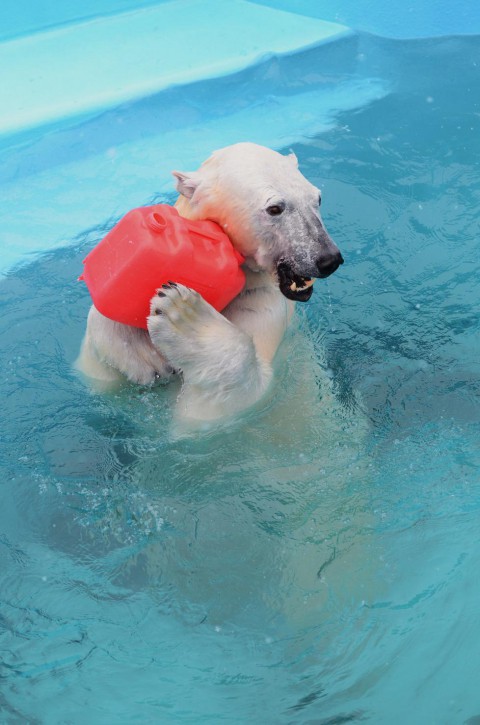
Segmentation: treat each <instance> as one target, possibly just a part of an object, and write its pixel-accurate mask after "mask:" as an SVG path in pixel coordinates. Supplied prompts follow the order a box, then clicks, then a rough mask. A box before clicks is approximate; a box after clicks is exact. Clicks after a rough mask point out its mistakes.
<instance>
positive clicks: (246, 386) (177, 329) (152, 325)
mask: <svg viewBox="0 0 480 725" xmlns="http://www.w3.org/2000/svg"><path fill="white" fill-rule="evenodd" d="M148 330H149V333H150V338H151V340H152V343H153V344H154V345H155V347H156V348H157V350H159V351H160V352H161V353H162V355H164V356H165V357H166V358H167V360H168V361H169V362H170V364H171V365H172V366H173V367H174V368H175V369H176V370H179V371H181V373H182V375H183V388H182V393H181V396H180V399H179V403H180V410H179V413H180V415H181V416H182V417H184V418H188V419H193V420H214V419H217V418H222V417H224V416H227V415H232V414H233V413H236V412H238V411H240V410H242V409H244V408H247V407H249V406H250V405H252V404H253V403H255V402H256V401H257V400H258V399H259V398H260V397H261V396H262V394H263V393H264V392H265V390H266V388H267V387H268V384H269V382H270V379H271V368H270V365H268V364H267V363H266V362H264V361H263V360H260V359H259V358H258V356H257V352H256V349H255V345H254V343H253V340H252V338H251V337H250V336H249V335H248V334H247V333H245V332H243V331H242V330H240V329H239V328H237V327H235V325H233V324H232V323H231V322H229V321H228V320H227V319H225V317H223V315H221V314H220V313H219V312H217V311H216V310H215V309H214V308H213V307H212V306H211V305H209V304H208V302H205V300H204V299H203V298H202V297H201V296H200V295H199V294H198V292H195V291H193V290H191V289H189V288H188V287H184V286H183V285H180V284H175V283H170V284H167V285H164V286H163V287H162V288H161V289H159V290H158V292H157V295H156V296H155V297H154V298H153V299H152V301H151V305H150V316H149V318H148Z"/></svg>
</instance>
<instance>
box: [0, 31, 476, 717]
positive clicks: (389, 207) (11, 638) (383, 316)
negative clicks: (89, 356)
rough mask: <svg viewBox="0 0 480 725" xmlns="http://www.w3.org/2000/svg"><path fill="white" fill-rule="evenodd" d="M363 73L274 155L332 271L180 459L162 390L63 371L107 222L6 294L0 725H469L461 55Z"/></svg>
mask: <svg viewBox="0 0 480 725" xmlns="http://www.w3.org/2000/svg"><path fill="white" fill-rule="evenodd" d="M365 63H366V64H368V65H369V66H370V67H371V69H373V70H377V71H378V75H381V68H382V66H383V64H388V67H389V69H390V82H391V92H390V93H389V94H388V95H386V96H385V97H383V98H379V99H378V100H376V101H374V102H372V103H370V104H368V105H365V106H364V107H362V108H358V109H356V110H355V111H345V112H343V113H339V114H338V115H337V117H336V121H335V124H334V125H333V127H332V128H330V130H326V131H325V132H324V133H321V134H319V135H314V136H311V137H308V138H307V137H305V138H304V139H303V140H302V141H301V142H297V143H296V144H295V145H294V147H293V150H294V151H295V153H296V154H297V156H298V158H299V161H300V167H301V169H302V171H303V172H304V174H305V175H306V176H307V177H308V178H309V179H310V180H311V181H312V182H313V183H316V184H318V185H320V186H321V187H322V189H323V193H324V208H323V214H324V219H325V222H326V224H327V227H328V228H329V231H330V233H331V235H332V237H333V238H334V239H335V240H336V242H337V243H338V245H339V246H340V248H341V249H342V252H343V254H344V256H345V258H346V264H345V265H344V266H343V267H342V268H341V270H339V272H338V273H336V274H335V275H334V276H333V277H331V278H330V279H329V280H327V281H319V282H317V284H316V287H315V294H314V296H313V298H312V300H311V302H310V303H308V304H307V305H305V306H301V307H300V308H299V310H298V316H297V325H296V326H295V329H292V330H291V331H290V333H289V335H288V337H287V340H286V341H285V343H284V345H283V346H282V348H281V350H280V352H279V356H278V360H277V363H276V365H277V371H276V372H277V375H276V381H275V384H274V386H273V389H272V391H271V392H270V394H269V395H268V396H267V399H266V400H265V401H263V402H262V403H261V404H260V405H259V406H258V407H257V409H256V410H254V411H250V412H248V413H246V414H245V415H243V416H242V417H241V418H240V419H239V420H237V421H235V422H233V423H231V424H229V425H228V426H225V427H224V428H221V429H220V430H214V431H212V432H210V433H208V434H198V435H196V436H193V437H190V438H186V439H180V440H175V439H173V438H172V436H171V435H170V425H169V421H170V417H171V413H172V407H173V404H174V399H175V395H176V393H177V392H178V389H176V388H175V387H172V388H170V389H165V388H163V387H161V386H160V387H159V388H155V389H148V388H135V387H129V386H127V387H125V388H124V389H122V390H120V391H118V392H116V393H112V394H110V395H104V396H102V395H98V394H95V393H92V392H90V391H89V389H88V388H87V387H86V386H85V384H84V381H82V380H81V379H80V378H79V377H78V376H77V375H76V374H75V372H74V371H73V369H72V364H73V361H74V360H75V357H76V355H77V352H78V348H79V345H80V341H81V338H82V333H83V329H84V325H85V319H86V315H87V311H88V307H89V298H88V294H87V292H86V289H85V287H84V286H82V285H80V284H79V283H76V281H75V280H76V277H77V276H78V274H79V272H80V270H81V260H82V258H83V257H84V256H85V253H86V251H87V250H88V249H90V248H91V247H92V246H93V245H94V244H95V243H96V242H97V241H98V240H99V239H100V238H101V237H102V236H103V234H104V233H105V231H106V230H107V229H108V228H109V227H110V226H111V224H112V220H111V219H109V218H108V219H106V221H105V223H104V224H103V225H102V226H97V227H95V228H89V229H87V230H86V231H85V232H84V233H83V234H81V235H80V236H78V237H76V238H75V239H73V240H71V242H70V243H69V244H68V245H67V246H65V247H64V248H62V249H57V250H55V251H53V252H49V253H46V254H44V255H42V256H40V257H39V258H37V259H35V260H34V261H32V262H31V263H30V264H28V265H24V266H22V267H20V268H17V269H16V270H14V271H12V272H11V273H10V274H9V275H7V276H6V277H5V278H4V279H3V280H2V281H1V283H0V299H1V303H2V320H1V330H0V334H1V346H0V355H1V369H2V371H3V375H2V379H1V386H2V406H3V415H2V418H1V428H2V430H1V445H2V454H1V461H0V463H1V469H2V477H1V480H2V485H1V486H0V498H1V502H0V521H1V526H0V531H1V533H0V562H1V567H0V580H1V585H0V599H1V605H0V626H1V634H2V636H1V640H0V642H1V645H0V646H1V664H0V673H1V681H2V687H1V690H0V710H1V712H2V721H4V722H27V721H28V722H48V723H57V722H58V723H60V722H62V723H64V722H68V723H83V722H105V723H107V722H108V723H111V722H130V721H132V722H175V723H176V722H179V723H180V722H185V723H200V722H205V723H211V722H220V721H224V722H232V723H233V722H238V723H244V722H252V723H316V724H317V723H324V724H326V723H328V724H329V725H330V724H333V723H345V722H360V721H365V722H374V723H387V722H388V723H399V724H400V723H406V722H408V723H413V724H416V723H419V724H420V723H445V724H447V723H448V724H451V723H470V724H473V723H475V722H478V720H479V718H480V695H479V694H478V679H479V676H478V673H479V672H480V644H479V642H480V624H479V619H478V602H479V600H480V580H479V577H478V570H479V566H480V534H479V531H480V530H479V526H478V516H479V509H480V481H479V475H478V470H479V464H480V450H479V439H480V436H479V433H480V404H479V392H480V390H479V388H480V384H479V372H480V365H479V355H478V351H479V332H480V330H479V328H480V324H479V315H478V306H479V303H480V291H479V282H478V280H479V278H480V255H479V253H478V234H479V232H478V229H479V208H480V173H479V158H480V97H479V94H478V70H479V67H480V42H479V40H478V38H463V39H454V38H451V39H442V40H439V41H435V42H434V41H415V42H411V43H409V42H401V43H396V42H393V41H392V42H387V41H385V42H380V41H379V42H378V43H377V44H376V51H375V54H372V56H370V57H366V58H365ZM439 69H441V73H439V72H438V71H439ZM140 142H141V141H140V140H139V144H140ZM285 151H288V149H285ZM49 173H50V174H51V176H52V183H54V181H55V173H56V170H55V167H53V168H52V170H51V171H50V172H49ZM152 193H153V192H152ZM164 198H165V199H166V200H167V201H171V197H169V196H166V197H164ZM144 201H145V203H148V202H149V201H150V199H148V198H146V199H145V200H144ZM51 211H52V214H54V213H55V210H51ZM330 383H331V385H332V389H333V394H334V399H333V400H332V399H331V396H330V392H329V384H330Z"/></svg>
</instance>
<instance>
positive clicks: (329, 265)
mask: <svg viewBox="0 0 480 725" xmlns="http://www.w3.org/2000/svg"><path fill="white" fill-rule="evenodd" d="M341 264H343V257H342V255H341V254H340V252H333V253H332V254H328V255H325V256H323V257H322V258H321V259H319V260H318V262H317V269H318V275H317V277H320V279H323V278H324V277H329V276H330V275H331V274H333V273H334V272H335V270H336V269H338V268H339V267H340V265H341Z"/></svg>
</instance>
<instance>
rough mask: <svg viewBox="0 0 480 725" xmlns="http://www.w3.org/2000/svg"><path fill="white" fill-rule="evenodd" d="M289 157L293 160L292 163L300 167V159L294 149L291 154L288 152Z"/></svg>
mask: <svg viewBox="0 0 480 725" xmlns="http://www.w3.org/2000/svg"><path fill="white" fill-rule="evenodd" d="M287 159H290V161H291V162H292V164H293V165H294V166H295V168H297V169H298V159H297V157H296V156H295V154H294V153H293V151H292V153H291V154H288V156H287Z"/></svg>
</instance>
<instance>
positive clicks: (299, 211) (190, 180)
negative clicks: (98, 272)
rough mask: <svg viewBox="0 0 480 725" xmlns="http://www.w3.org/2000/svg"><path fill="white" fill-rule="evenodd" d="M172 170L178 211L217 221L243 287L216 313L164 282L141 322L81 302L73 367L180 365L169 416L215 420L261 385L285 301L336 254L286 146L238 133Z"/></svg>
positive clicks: (286, 317)
mask: <svg viewBox="0 0 480 725" xmlns="http://www.w3.org/2000/svg"><path fill="white" fill-rule="evenodd" d="M173 176H174V177H175V179H176V188H177V191H178V192H179V193H180V196H179V199H178V201H177V203H176V207H177V210H178V212H179V213H180V215H182V216H184V217H186V218H188V219H192V220H199V219H210V220H212V221H215V222H217V223H218V224H220V225H221V227H223V229H224V231H225V232H226V233H227V234H228V236H229V238H230V240H231V242H232V244H233V246H234V247H235V248H236V249H237V250H238V251H239V252H240V253H241V254H242V255H243V256H244V257H245V263H244V269H245V272H246V284H245V287H244V289H243V290H242V292H241V293H240V294H239V295H238V296H237V297H236V298H235V299H234V300H233V301H232V302H231V303H230V304H229V305H228V306H227V307H226V308H225V309H224V310H223V312H222V313H219V312H217V311H216V310H215V309H214V308H213V307H211V306H210V305H209V304H208V303H207V302H205V300H204V299H203V298H202V297H201V296H200V295H199V294H198V293H197V292H195V291H193V290H191V289H189V288H187V287H185V286H182V285H180V284H175V283H170V284H167V285H164V286H163V287H162V288H161V289H159V290H158V292H157V294H156V295H155V296H154V297H153V299H152V301H151V308H150V316H149V318H148V331H147V330H143V329H140V328H133V327H129V326H127V325H123V324H121V323H118V322H114V321H112V320H110V319H108V318H106V317H104V316H103V315H101V314H100V313H99V312H98V310H96V309H95V307H92V308H91V310H90V313H89V316H88V323H87V330H86V334H85V339H84V342H83V345H82V351H81V354H80V357H79V360H78V367H79V368H80V370H81V371H82V372H83V373H85V374H86V375H87V376H90V377H93V378H97V379H100V380H103V381H112V380H115V379H118V378H119V377H121V376H124V377H126V378H127V379H128V380H130V381H131V382H134V383H139V384H143V385H145V384H152V383H154V382H155V381H156V380H164V381H167V380H169V379H170V378H171V377H172V376H175V375H178V374H180V375H181V377H182V389H181V393H180V396H179V400H178V415H179V416H180V418H181V419H184V420H185V421H191V422H195V421H198V422H203V421H214V420H218V419H223V418H224V417H225V416H231V415H232V414H235V413H237V412H240V411H241V410H243V409H245V408H247V407H250V406H252V405H253V404H254V403H255V402H257V401H258V400H259V399H260V398H261V397H262V396H263V395H264V393H265V392H266V390H267V388H268V386H269V384H270V381H271V378H272V361H273V358H274V356H275V353H276V350H277V348H278V346H279V343H280V341H281V340H282V337H283V335H284V333H285V331H286V329H287V326H288V324H289V322H290V320H291V317H292V313H293V309H294V305H295V302H297V301H300V302H305V301H307V300H308V299H310V296H311V294H312V291H313V278H323V277H328V276H329V275H330V274H332V273H333V272H335V270H336V269H337V268H338V267H339V266H340V265H341V264H342V263H343V258H342V255H341V253H340V251H339V249H338V248H337V246H336V245H335V244H334V242H333V241H332V239H331V238H330V236H329V234H328V232H327V231H326V229H325V226H324V224H323V222H322V219H321V216H320V212H319V206H320V202H321V195H320V191H319V189H318V188H316V187H315V186H314V185H313V184H311V183H310V182H309V181H308V180H307V179H306V178H305V177H304V176H303V175H302V174H301V172H300V171H299V169H298V162H297V159H296V157H295V155H294V154H289V155H287V156H284V155H282V154H280V153H277V152H276V151H273V150H271V149H268V148H265V147H263V146H259V145H256V144H253V143H238V144H235V145H233V146H227V147H226V148H223V149H220V150H218V151H216V152H214V153H213V154H212V156H211V157H210V158H209V159H208V160H207V161H205V162H204V163H203V164H202V166H201V167H200V168H199V169H198V171H195V172H188V173H185V172H180V171H174V172H173Z"/></svg>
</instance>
